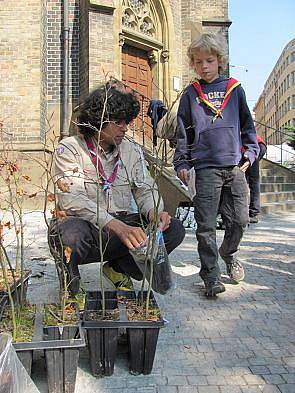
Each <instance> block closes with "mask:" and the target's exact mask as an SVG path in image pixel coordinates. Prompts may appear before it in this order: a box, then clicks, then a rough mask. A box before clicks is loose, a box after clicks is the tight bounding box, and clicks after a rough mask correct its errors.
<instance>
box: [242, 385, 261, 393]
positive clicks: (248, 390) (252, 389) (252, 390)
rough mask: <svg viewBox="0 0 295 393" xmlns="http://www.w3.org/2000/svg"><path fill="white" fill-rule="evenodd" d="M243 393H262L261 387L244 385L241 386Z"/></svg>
mask: <svg viewBox="0 0 295 393" xmlns="http://www.w3.org/2000/svg"><path fill="white" fill-rule="evenodd" d="M241 389H242V392H243V393H261V389H260V387H259V386H258V385H257V386H242V387H241Z"/></svg>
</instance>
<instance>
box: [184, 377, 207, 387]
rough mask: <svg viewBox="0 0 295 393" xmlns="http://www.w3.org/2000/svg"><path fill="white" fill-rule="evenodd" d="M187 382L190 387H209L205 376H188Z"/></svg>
mask: <svg viewBox="0 0 295 393" xmlns="http://www.w3.org/2000/svg"><path fill="white" fill-rule="evenodd" d="M187 380H188V383H189V384H190V385H207V379H206V377H205V376H201V375H188V376H187Z"/></svg>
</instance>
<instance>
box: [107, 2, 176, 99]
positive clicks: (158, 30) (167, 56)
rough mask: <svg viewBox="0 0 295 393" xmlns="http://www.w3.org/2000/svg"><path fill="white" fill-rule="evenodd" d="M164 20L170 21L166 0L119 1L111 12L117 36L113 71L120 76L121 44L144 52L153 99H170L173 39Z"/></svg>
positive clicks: (170, 24)
mask: <svg viewBox="0 0 295 393" xmlns="http://www.w3.org/2000/svg"><path fill="white" fill-rule="evenodd" d="M136 11H137V14H136ZM124 18H125V19H124ZM168 20H169V21H173V17H172V13H171V9H170V4H169V1H168V0H119V1H118V7H117V9H116V13H115V26H116V28H115V31H116V32H117V36H118V46H117V48H116V51H117V53H116V56H115V58H116V59H117V60H116V64H115V70H116V74H117V75H118V76H119V77H121V76H122V73H121V62H120V59H121V51H122V47H123V45H124V43H127V44H128V45H132V46H135V47H138V48H141V49H144V50H146V51H148V53H149V59H150V65H151V68H152V75H153V98H159V99H162V100H164V99H165V101H166V100H167V101H168V102H170V100H171V81H170V79H171V78H170V75H171V69H172V68H174V67H173V64H172V63H173V59H174V41H175V40H174V27H173V23H171V22H170V23H168Z"/></svg>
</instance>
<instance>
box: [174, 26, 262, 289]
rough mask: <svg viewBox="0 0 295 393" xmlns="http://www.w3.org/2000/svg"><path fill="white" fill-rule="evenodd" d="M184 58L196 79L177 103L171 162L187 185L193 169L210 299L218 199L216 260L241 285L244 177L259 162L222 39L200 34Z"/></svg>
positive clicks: (216, 284) (216, 273) (216, 281)
mask: <svg viewBox="0 0 295 393" xmlns="http://www.w3.org/2000/svg"><path fill="white" fill-rule="evenodd" d="M188 57H189V62H190V66H191V67H192V68H193V69H194V70H195V71H196V73H197V75H198V77H199V78H200V79H199V80H197V81H196V82H194V83H192V84H190V85H189V86H188V87H187V89H186V90H185V91H184V93H183V94H182V97H181V100H180V104H179V109H178V116H177V120H178V132H177V146H176V150H175V155H174V160H173V161H174V167H175V170H176V172H177V175H178V177H179V178H180V179H181V180H182V181H183V182H184V183H185V184H187V183H188V172H189V169H190V168H191V167H194V169H195V174H196V195H195V197H194V200H193V204H194V214H195V219H196V222H197V231H196V236H197V240H198V252H199V256H200V260H201V270H200V276H201V278H202V279H203V281H204V284H205V294H206V295H207V296H209V297H212V296H215V295H216V294H218V293H221V292H224V291H225V286H224V285H223V283H222V282H221V281H220V268H219V265H218V247H217V243H216V217H217V214H218V208H219V203H220V200H221V199H222V205H221V211H222V215H223V217H224V221H225V226H226V229H225V234H224V239H223V242H222V244H221V247H220V248H219V254H220V256H221V257H222V258H223V260H224V261H225V263H226V266H227V272H228V274H229V276H230V277H231V278H232V279H233V280H235V281H241V280H243V279H244V275H245V274H244V268H243V266H242V264H241V262H240V261H239V260H238V259H237V253H238V250H239V244H240V241H241V239H242V236H243V233H244V230H245V228H246V226H247V224H248V222H249V216H248V186H247V182H246V178H245V171H246V170H247V169H248V167H249V166H250V165H251V164H252V163H253V162H254V161H255V159H256V158H257V156H258V144H257V138H256V131H255V128H254V124H253V120H252V117H251V113H250V111H249V108H248V105H247V102H246V98H245V93H244V90H243V89H242V87H241V86H240V84H239V83H238V82H237V81H236V80H235V79H233V78H226V77H224V76H221V75H220V73H221V72H222V71H223V70H224V69H225V68H226V49H225V45H224V44H223V43H222V42H221V38H220V37H217V36H215V35H214V34H202V35H201V36H200V37H198V38H196V39H195V40H193V42H192V43H191V45H190V46H189V48H188ZM242 146H243V147H244V149H245V153H244V154H242V152H241V148H242Z"/></svg>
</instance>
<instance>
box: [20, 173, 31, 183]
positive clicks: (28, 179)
mask: <svg viewBox="0 0 295 393" xmlns="http://www.w3.org/2000/svg"><path fill="white" fill-rule="evenodd" d="M22 177H23V178H24V179H25V180H26V181H28V182H30V181H31V180H32V179H31V178H30V176H28V175H22Z"/></svg>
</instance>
